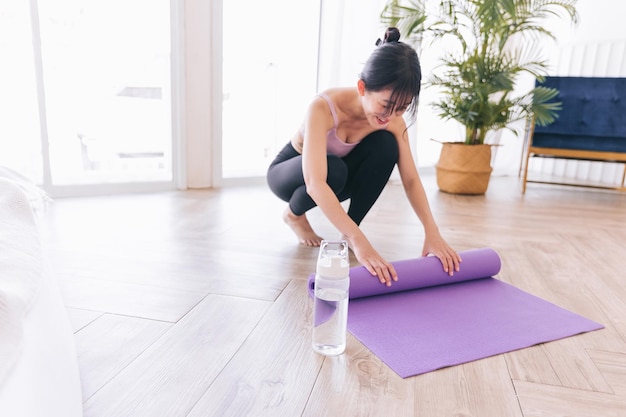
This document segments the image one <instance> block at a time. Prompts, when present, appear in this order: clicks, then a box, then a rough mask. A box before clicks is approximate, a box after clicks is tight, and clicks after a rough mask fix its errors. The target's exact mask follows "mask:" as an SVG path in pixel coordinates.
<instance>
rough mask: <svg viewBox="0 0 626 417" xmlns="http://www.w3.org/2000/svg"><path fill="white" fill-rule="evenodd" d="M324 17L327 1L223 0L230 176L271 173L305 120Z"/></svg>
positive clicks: (226, 174) (225, 158) (225, 170)
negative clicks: (279, 154)
mask: <svg viewBox="0 0 626 417" xmlns="http://www.w3.org/2000/svg"><path fill="white" fill-rule="evenodd" d="M285 16H287V17H288V18H285ZM319 19H320V0H300V1H293V0H268V1H258V0H241V1H237V2H231V1H224V2H223V55H224V62H223V67H222V69H223V72H222V74H223V94H224V101H223V111H222V176H223V178H241V177H258V176H262V175H265V172H266V170H267V167H268V165H269V163H270V161H271V160H272V159H273V158H274V156H275V155H276V153H277V152H278V150H279V149H280V148H282V147H283V146H284V145H285V144H286V143H287V141H288V140H289V139H290V138H291V136H292V135H293V134H294V133H295V132H296V130H297V129H298V127H299V126H300V124H301V123H302V121H303V118H304V112H305V110H306V105H307V104H308V102H309V101H310V100H311V98H312V97H313V95H314V94H315V92H316V91H315V90H316V80H317V49H318V36H319Z"/></svg>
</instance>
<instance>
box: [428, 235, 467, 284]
mask: <svg viewBox="0 0 626 417" xmlns="http://www.w3.org/2000/svg"><path fill="white" fill-rule="evenodd" d="M427 255H434V256H436V257H437V258H439V260H440V261H441V264H442V265H443V270H444V271H445V272H447V273H448V275H450V276H452V275H454V273H455V272H458V271H459V268H460V264H461V261H462V259H461V257H460V256H459V254H458V253H456V251H455V250H454V249H452V247H451V246H450V245H448V243H447V242H446V241H445V240H444V239H443V237H441V235H432V236H429V235H426V238H425V239H424V248H423V249H422V256H427Z"/></svg>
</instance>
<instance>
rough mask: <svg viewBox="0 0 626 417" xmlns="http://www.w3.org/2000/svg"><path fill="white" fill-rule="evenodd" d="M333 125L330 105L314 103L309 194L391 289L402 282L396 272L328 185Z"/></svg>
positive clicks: (307, 161)
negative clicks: (329, 143) (328, 140)
mask: <svg viewBox="0 0 626 417" xmlns="http://www.w3.org/2000/svg"><path fill="white" fill-rule="evenodd" d="M333 125H334V124H333V120H332V117H331V116H330V110H329V108H328V104H327V103H326V102H325V101H324V100H323V99H322V98H316V99H315V100H313V102H312V103H311V105H310V107H309V109H308V111H307V115H306V119H305V126H304V147H303V152H302V171H303V174H304V182H305V184H306V190H307V193H308V194H309V196H311V198H312V199H313V201H315V203H316V204H317V206H318V207H319V208H320V210H322V213H324V215H325V216H326V218H327V219H328V220H329V221H330V222H331V223H332V224H333V226H335V227H336V228H337V229H338V230H339V231H340V232H341V233H342V234H343V235H344V236H345V237H346V238H347V240H348V241H349V243H350V245H351V247H352V250H353V252H354V254H355V256H356V258H357V260H358V261H359V262H360V263H361V264H362V265H363V266H365V268H367V270H368V271H369V272H370V273H371V274H372V275H374V276H377V277H378V279H379V281H380V282H381V283H384V284H386V285H391V281H397V279H398V277H397V274H396V271H395V269H394V268H393V266H392V265H391V264H390V263H389V262H387V261H386V260H385V259H383V258H382V257H381V256H380V255H379V254H378V252H377V251H376V250H375V249H374V248H373V246H372V245H371V244H370V242H369V240H368V239H367V238H366V237H365V234H364V233H363V232H362V231H361V229H359V226H358V225H357V224H356V223H355V222H354V221H353V220H352V219H351V218H350V216H348V214H347V213H346V211H345V210H344V209H343V207H342V206H341V203H340V202H339V200H338V199H337V196H336V195H335V193H334V192H333V190H332V189H331V188H330V186H329V185H328V184H327V183H326V177H327V173H328V166H327V160H326V152H327V147H326V140H327V139H326V137H327V136H326V135H327V132H328V130H329V129H331V128H332V127H333Z"/></svg>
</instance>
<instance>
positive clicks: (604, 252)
mask: <svg viewBox="0 0 626 417" xmlns="http://www.w3.org/2000/svg"><path fill="white" fill-rule="evenodd" d="M434 182H435V181H434V178H433V177H431V176H425V177H424V183H425V186H426V187H427V189H428V194H429V198H430V202H431V206H432V208H433V211H434V213H435V216H436V218H437V220H438V223H439V226H440V229H441V230H442V232H443V234H444V236H445V237H446V238H447V239H448V241H449V242H450V243H451V244H452V245H453V246H454V247H456V248H457V249H458V250H464V249H471V248H477V247H483V246H489V247H492V248H494V249H495V250H496V251H497V252H498V253H499V254H500V256H501V258H502V260H503V267H502V270H501V272H500V274H499V275H498V278H499V279H501V280H503V281H506V282H509V283H511V284H513V285H515V286H517V287H518V288H521V289H523V290H526V291H528V292H530V293H533V294H535V295H537V296H539V297H542V298H544V299H546V300H549V301H551V302H554V303H556V304H558V305H560V306H562V307H564V308H567V309H570V310H572V311H574V312H576V313H578V314H581V315H584V316H586V317H588V318H590V319H593V320H596V321H598V322H600V323H602V324H604V325H605V326H606V328H605V329H603V330H599V331H596V332H591V333H587V334H583V335H579V336H574V337H570V338H567V339H564V340H560V341H556V342H551V343H547V344H544V345H539V346H535V347H531V348H528V349H523V350H519V351H515V352H511V353H507V354H503V355H499V356H495V357H491V358H488V359H484V360H479V361H475V362H471V363H467V364H464V365H460V366H455V367H451V368H446V369H442V370H439V371H435V372H431V373H427V374H424V375H420V376H417V377H413V378H408V379H404V380H403V379H401V378H399V377H398V376H397V375H396V374H394V373H393V371H391V370H390V369H389V368H387V367H386V365H384V364H383V363H382V362H381V361H380V360H379V359H378V358H377V357H375V356H373V355H372V354H371V353H370V352H369V351H368V350H367V348H365V347H364V346H363V345H361V344H360V343H359V342H358V341H357V340H356V339H354V338H353V337H352V336H350V335H349V339H348V348H347V352H346V354H345V355H343V356H340V357H336V358H325V359H324V358H322V357H320V356H317V355H316V354H314V353H313V352H312V350H311V348H310V324H309V322H310V314H311V307H312V305H311V302H310V300H309V299H308V296H307V292H306V285H305V284H306V278H307V276H308V274H309V273H311V272H312V271H313V268H314V264H315V258H316V256H317V250H316V249H311V248H305V247H301V246H298V245H297V244H296V241H295V238H294V236H292V234H291V232H290V231H289V230H288V228H287V227H286V226H285V225H284V224H283V223H282V222H281V220H280V217H281V216H280V215H281V212H282V210H283V208H284V205H283V203H282V202H280V201H278V200H277V199H276V198H275V197H274V196H273V195H271V193H270V192H269V191H268V190H267V188H266V187H265V186H263V185H261V186H250V187H238V188H225V189H221V190H197V191H186V192H170V193H160V194H139V195H137V194H136V195H125V196H109V197H96V198H83V199H59V200H57V201H56V202H55V203H54V204H53V205H52V207H51V208H50V209H49V211H48V213H47V214H46V215H45V218H44V221H43V224H42V226H43V227H42V229H43V232H44V233H43V235H44V245H45V247H46V248H47V249H48V250H49V251H50V253H51V254H52V255H53V258H54V262H53V265H52V266H53V268H54V270H55V271H56V274H57V277H58V280H59V282H60V286H61V291H62V294H63V297H64V300H65V302H66V305H67V308H68V312H69V314H70V317H71V319H72V322H73V325H74V328H75V335H76V343H77V348H78V352H79V362H80V366H81V374H82V381H83V395H84V401H85V402H84V409H85V416H87V417H104V416H129V417H130V416H132V417H142V416H146V417H148V416H149V417H155V416H163V417H176V416H191V417H200V416H202V417H205V416H237V417H241V416H254V417H257V416H272V417H276V416H288V417H291V416H314V417H320V416H358V417H361V416H384V417H391V416H424V417H435V416H466V417H467V416H475V417H491V416H493V417H509V416H511V417H518V416H525V417H539V416H542V417H548V416H549V417H555V416H571V417H579V416H580V417H582V416H584V417H591V416H603V417H610V416H615V417H616V416H624V415H626V285H625V283H626V277H625V276H624V271H625V270H626V268H625V265H626V193H616V192H603V191H594V190H586V189H576V188H564V187H558V186H545V185H533V184H530V185H529V187H528V191H527V193H526V195H524V196H522V195H521V193H520V188H519V185H518V180H517V178H512V177H499V178H498V177H495V178H493V179H492V183H491V184H490V187H489V190H488V192H487V194H486V195H485V196H477V197H467V196H454V195H448V194H443V193H440V192H438V191H437V190H436V187H435V184H434ZM310 218H311V222H312V224H313V225H314V227H315V228H316V229H317V230H318V232H319V233H321V234H322V235H323V236H325V237H328V238H336V237H339V234H338V233H337V232H336V231H335V230H334V229H333V228H332V226H331V225H330V224H328V223H327V222H326V221H325V220H324V218H323V217H322V216H321V215H320V213H319V212H318V211H315V210H314V211H313V212H312V213H311V216H310ZM362 227H363V229H364V230H365V231H366V233H367V234H368V235H369V236H370V238H371V240H372V241H373V243H374V245H375V246H376V247H377V248H378V249H379V250H380V251H381V252H382V253H383V254H384V255H385V256H386V257H387V258H388V259H389V260H399V259H406V258H412V257H416V256H418V255H419V252H420V249H421V244H422V237H423V236H422V230H421V226H420V224H419V222H418V220H417V219H416V218H415V216H414V215H412V214H411V211H410V208H409V206H408V203H407V202H406V199H405V198H404V195H403V192H402V188H401V186H400V185H398V184H393V183H392V184H390V185H389V186H388V187H387V188H386V190H385V191H384V194H383V196H382V199H381V200H380V201H379V202H378V203H377V204H376V206H375V207H374V208H373V210H372V212H371V213H370V214H369V215H368V216H367V217H366V219H365V221H364V223H363V224H362Z"/></svg>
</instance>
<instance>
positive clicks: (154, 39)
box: [0, 0, 173, 195]
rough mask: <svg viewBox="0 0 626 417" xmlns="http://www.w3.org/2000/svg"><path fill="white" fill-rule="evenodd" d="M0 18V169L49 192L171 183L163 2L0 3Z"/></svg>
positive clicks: (10, 0)
mask: <svg viewBox="0 0 626 417" xmlns="http://www.w3.org/2000/svg"><path fill="white" fill-rule="evenodd" d="M0 19H1V23H0V36H1V38H0V53H2V56H3V57H5V58H6V57H8V59H6V61H5V60H4V59H3V61H4V62H11V63H12V65H9V66H6V65H3V69H2V70H1V71H2V74H1V77H0V78H1V80H2V81H0V82H2V84H3V85H2V91H3V94H2V95H0V110H1V111H2V114H4V115H8V114H10V115H11V116H12V117H2V118H1V119H0V150H1V151H2V152H1V154H0V165H4V166H8V167H9V168H12V169H14V170H16V171H18V172H20V173H22V174H24V175H26V176H28V177H30V178H31V179H32V180H34V181H35V182H38V183H40V184H43V185H44V186H45V187H46V188H47V189H48V191H49V192H51V193H52V194H53V195H54V194H57V193H56V192H55V191H58V190H60V189H62V188H64V189H67V188H68V187H81V186H82V187H83V188H84V189H86V188H92V189H93V187H94V186H98V185H111V184H125V185H128V184H144V185H145V184H152V185H154V184H161V186H162V187H167V186H171V184H172V183H173V174H172V173H173V169H172V161H173V158H172V149H173V146H172V128H171V99H170V97H171V94H170V91H171V88H170V56H171V54H170V43H171V42H170V2H169V0H109V1H106V2H103V1H99V0H46V1H43V0H39V1H37V0H31V1H30V3H29V2H25V1H23V0H0ZM5 92H6V93H5ZM138 188H141V186H138Z"/></svg>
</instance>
